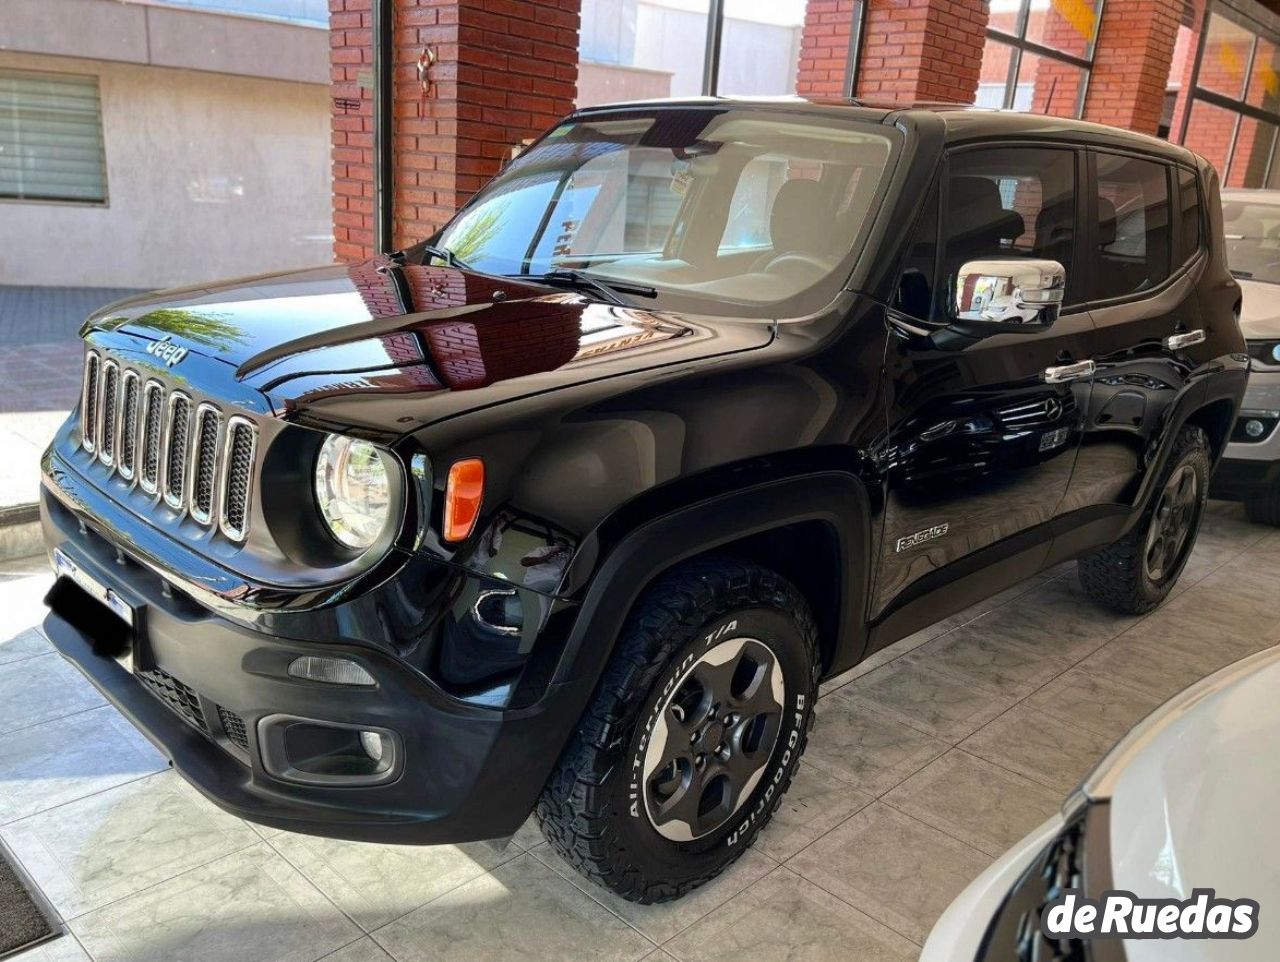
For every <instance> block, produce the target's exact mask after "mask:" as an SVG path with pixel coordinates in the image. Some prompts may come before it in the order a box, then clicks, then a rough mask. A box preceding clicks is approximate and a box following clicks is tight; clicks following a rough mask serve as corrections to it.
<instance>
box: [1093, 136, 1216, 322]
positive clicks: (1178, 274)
mask: <svg viewBox="0 0 1280 962" xmlns="http://www.w3.org/2000/svg"><path fill="white" fill-rule="evenodd" d="M1085 154H1086V158H1085V163H1086V167H1087V172H1088V182H1087V183H1088V187H1087V189H1086V191H1085V198H1084V199H1085V201H1086V203H1087V205H1088V208H1089V210H1088V216H1087V218H1086V220H1085V225H1084V226H1085V229H1084V231H1083V232H1082V234H1081V239H1082V240H1086V241H1087V243H1086V244H1085V256H1086V261H1085V262H1082V263H1086V264H1087V265H1088V267H1089V268H1096V264H1095V260H1094V255H1095V252H1096V251H1097V250H1098V243H1097V241H1098V203H1097V197H1098V166H1097V157H1098V155H1099V154H1109V155H1112V156H1116V157H1126V158H1129V159H1132V160H1144V161H1146V162H1148V163H1152V164H1158V165H1160V166H1161V167H1163V168H1164V176H1165V184H1166V188H1167V190H1168V196H1169V273H1168V275H1167V276H1166V277H1165V278H1164V280H1162V281H1161V282H1160V283H1159V284H1155V285H1153V286H1151V287H1148V288H1146V289H1145V290H1141V291H1132V292H1130V293H1128V294H1120V295H1117V296H1114V297H1100V296H1098V290H1097V288H1096V287H1093V286H1092V285H1091V287H1090V290H1088V291H1087V295H1088V296H1087V298H1086V300H1085V302H1084V304H1085V306H1086V307H1088V308H1090V309H1093V308H1104V307H1111V306H1113V305H1119V304H1130V303H1135V302H1138V301H1144V300H1149V299H1150V298H1152V297H1155V296H1156V295H1158V294H1160V293H1162V292H1164V291H1166V290H1168V289H1169V288H1170V287H1172V286H1173V285H1174V284H1176V283H1178V281H1180V280H1181V279H1182V278H1183V277H1184V276H1186V274H1187V273H1188V272H1189V271H1190V270H1191V269H1192V268H1193V267H1194V266H1195V265H1196V264H1197V263H1198V262H1199V260H1200V257H1199V255H1200V254H1201V253H1206V254H1207V252H1208V243H1209V241H1208V232H1207V230H1206V226H1205V215H1206V211H1205V207H1204V191H1203V190H1201V185H1200V176H1199V173H1198V172H1197V171H1194V170H1193V173H1195V181H1196V191H1197V193H1198V195H1199V204H1198V207H1199V213H1200V247H1199V249H1198V250H1197V251H1195V252H1194V253H1193V254H1192V255H1190V256H1183V252H1182V247H1183V244H1182V224H1181V208H1180V207H1179V208H1177V209H1176V210H1175V207H1174V205H1175V204H1177V203H1178V202H1179V201H1180V199H1181V193H1180V188H1179V186H1178V177H1177V171H1178V170H1179V169H1184V170H1192V168H1189V167H1187V165H1186V164H1180V163H1178V162H1177V161H1176V160H1173V159H1171V158H1168V157H1161V156H1159V155H1156V154H1148V153H1144V152H1143V151H1140V150H1126V149H1123V148H1119V147H1098V146H1089V147H1086V148H1085ZM1175 221H1176V224H1175ZM1179 258H1181V259H1179ZM1088 275H1089V276H1090V277H1093V278H1097V277H1098V271H1097V270H1096V269H1090V270H1089V271H1088Z"/></svg>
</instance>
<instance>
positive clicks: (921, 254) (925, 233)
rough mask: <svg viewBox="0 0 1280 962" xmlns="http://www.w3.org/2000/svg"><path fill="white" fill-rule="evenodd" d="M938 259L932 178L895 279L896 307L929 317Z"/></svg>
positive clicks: (934, 192) (935, 182)
mask: <svg viewBox="0 0 1280 962" xmlns="http://www.w3.org/2000/svg"><path fill="white" fill-rule="evenodd" d="M937 261H938V182H937V181H934V184H933V186H932V187H931V188H930V189H929V194H928V197H927V198H926V199H925V202H924V209H923V210H922V211H921V212H920V219H919V221H918V222H917V223H916V232H915V236H914V237H913V238H912V240H911V246H910V247H909V248H908V249H907V257H906V260H905V262H904V263H903V265H902V277H901V279H900V280H899V282H898V303H897V308H898V310H900V311H902V312H904V313H906V314H910V315H911V316H912V317H918V318H920V319H921V320H928V319H929V314H930V310H931V307H932V302H933V272H934V268H935V267H936V266H937Z"/></svg>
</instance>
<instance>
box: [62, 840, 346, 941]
mask: <svg viewBox="0 0 1280 962" xmlns="http://www.w3.org/2000/svg"><path fill="white" fill-rule="evenodd" d="M70 925H71V929H72V931H73V932H75V934H76V937H77V938H79V939H80V941H81V942H82V943H83V945H84V947H85V948H86V949H88V950H89V953H90V954H91V955H92V956H93V957H94V960H95V962H175V960H179V959H190V960H197V959H198V960H200V962H313V960H315V959H318V958H321V957H322V956H324V955H327V954H329V953H330V952H333V951H335V950H337V949H339V948H342V947H343V946H345V945H348V944H350V943H351V942H354V941H355V940H356V939H358V938H359V937H360V929H359V928H358V927H357V926H356V924H355V923H354V922H352V921H351V920H350V919H348V918H347V917H346V916H344V915H343V914H342V913H341V912H339V911H338V909H337V908H336V907H334V905H333V903H332V902H330V901H329V900H328V899H326V898H325V897H324V896H323V895H321V894H320V892H319V891H318V890H317V889H316V888H315V887H314V886H312V885H311V883H310V882H308V881H307V880H306V879H304V878H303V877H302V876H301V875H300V874H299V873H298V871H297V870H296V869H294V868H293V867H292V866H291V865H289V863H288V862H286V861H285V860H284V859H283V858H281V857H280V856H279V855H278V854H276V853H275V852H273V851H272V850H271V848H270V847H269V846H268V845H267V844H266V843H263V842H260V843H258V844H257V845H255V846H254V847H253V848H250V849H246V850H245V851H243V852H238V853H236V854H234V855H229V856H227V857H226V858H222V859H219V860H218V861H216V862H212V863H210V864H208V865H204V866H201V867H200V868H196V869H192V870H191V871H189V872H186V873H184V874H182V875H179V876H178V877H177V878H174V879H170V880H169V881H167V882H163V883H161V884H160V885H157V886H154V887H152V888H149V889H146V890H145V891H143V892H140V893H138V894H137V895H133V896H130V897H129V898H127V899H124V900H122V901H120V902H115V903H113V904H111V905H109V906H107V907H106V908H102V909H98V910H96V911H94V912H90V913H89V914H87V915H82V916H80V918H78V919H73V920H72V921H71V923H70Z"/></svg>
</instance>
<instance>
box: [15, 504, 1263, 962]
mask: <svg viewBox="0 0 1280 962" xmlns="http://www.w3.org/2000/svg"><path fill="white" fill-rule="evenodd" d="M5 572H8V573H7V574H5ZM48 581H49V575H48V574H47V573H46V569H45V567H44V565H43V563H33V564H24V565H11V566H8V567H4V566H0V837H3V839H4V841H5V842H6V843H7V844H8V845H9V847H10V849H11V850H12V851H13V852H14V853H16V855H17V857H18V858H19V859H20V860H21V862H22V864H23V866H24V867H25V868H26V870H27V871H28V873H29V874H30V875H31V876H32V877H33V878H34V879H35V881H36V883H37V884H38V885H39V886H40V888H41V889H42V890H43V892H44V894H45V895H46V896H47V897H48V898H49V901H50V902H51V903H52V904H53V905H54V906H55V907H56V908H57V910H58V911H59V912H60V913H61V915H62V917H63V919H64V920H65V921H66V922H67V924H68V926H69V928H70V930H71V932H70V934H69V935H67V936H65V937H63V938H62V939H59V940H58V941H56V942H54V943H52V944H50V945H49V946H47V947H43V948H40V949H37V950H35V951H34V952H30V953H27V954H25V955H20V956H18V957H17V962H173V960H176V959H181V960H185V962H285V960H290V962H313V960H318V959H324V960H326V962H392V960H395V962H469V960H475V962H504V960H524V959H527V960H537V962H542V960H551V959H554V960H575V959H583V960H612V962H635V960H640V959H646V960H651V962H673V960H674V962H757V960H758V962H776V960H778V959H781V958H800V957H803V958H804V959H807V960H811V962H827V960H830V962H846V960H854V959H856V960H868V962H869V960H875V962H914V960H915V959H916V958H917V956H918V954H919V945H920V943H921V942H922V941H923V939H924V937H925V935H926V934H927V933H928V931H929V928H930V926H931V925H932V924H933V922H934V920H935V919H936V918H937V916H938V914H939V913H940V912H941V911H942V909H943V908H944V907H945V906H946V905H947V904H948V902H949V901H950V900H951V899H952V898H953V897H954V896H955V894H956V893H957V892H959V890H960V889H961V888H962V887H963V886H964V885H965V884H967V883H968V881H969V880H970V879H972V878H973V877H974V876H975V875H977V874H978V873H979V872H981V871H982V870H983V868H985V867H986V866H987V865H988V864H989V863H990V862H991V860H992V859H993V858H995V857H997V856H999V855H1000V854H1001V853H1002V852H1004V851H1005V850H1006V849H1007V848H1008V847H1009V846H1010V845H1012V844H1014V843H1015V842H1016V841H1018V840H1019V839H1020V838H1021V837H1022V836H1023V835H1024V834H1025V833H1026V832H1028V831H1029V830H1030V829H1032V828H1034V827H1035V826H1036V825H1038V824H1040V823H1041V822H1042V821H1043V820H1044V819H1045V818H1046V817H1047V816H1048V815H1049V814H1051V813H1052V812H1053V811H1055V810H1056V809H1057V808H1058V807H1059V805H1060V804H1061V802H1062V799H1063V798H1064V796H1065V795H1066V794H1067V793H1068V792H1069V791H1070V790H1071V788H1072V787H1073V786H1074V785H1075V784H1076V783H1077V782H1078V780H1079V779H1080V777H1081V776H1082V775H1083V774H1084V773H1085V771H1086V770H1088V769H1089V768H1091V767H1092V766H1093V765H1094V764H1095V763H1096V762H1097V760H1098V759H1099V758H1100V757H1101V756H1102V754H1103V753H1105V752H1106V751H1107V750H1108V748H1109V747H1110V746H1111V744H1112V743H1113V742H1114V740H1115V739H1116V738H1118V737H1119V736H1120V735H1121V734H1123V733H1124V732H1125V731H1126V730H1127V729H1128V728H1129V727H1130V726H1131V725H1132V724H1134V723H1135V722H1136V721H1138V720H1139V719H1140V718H1141V717H1142V716H1143V715H1145V714H1146V713H1147V712H1148V711H1150V710H1151V709H1152V708H1154V707H1156V706H1157V705H1158V704H1159V703H1160V702H1161V701H1163V700H1164V699H1166V698H1168V697H1169V696H1170V695H1172V694H1174V693H1175V692H1176V691H1178V690H1179V689H1181V688H1183V687H1184V686H1186V685H1187V684H1189V683H1191V682H1193V681H1195V680H1196V679H1198V678H1200V677H1202V676H1204V675H1207V674H1209V673H1211V672H1213V671H1215V670H1216V669H1218V668H1219V667H1222V666H1223V665H1225V664H1228V663H1230V662H1232V661H1235V660H1237V659H1239V658H1241V657H1243V656H1245V655H1247V654H1249V653H1251V652H1253V651H1257V650H1259V649H1261V648H1264V647H1267V646H1269V645H1272V644H1275V643H1276V641H1277V640H1278V639H1280V625H1277V623H1276V621H1275V618H1274V616H1273V615H1274V610H1275V604H1274V602H1275V598H1276V596H1277V593H1278V592H1280V532H1277V531H1273V530H1271V529H1268V528H1263V527H1260V526H1256V525H1251V524H1248V523H1247V522H1245V521H1243V520H1241V513H1240V511H1239V508H1238V507H1236V506H1233V505H1224V504H1220V503H1216V502H1215V503H1214V504H1213V505H1212V506H1211V509H1210V513H1209V515H1208V516H1207V518H1206V523H1205V528H1204V531H1203V532H1202V534H1201V537H1200V541H1199V543H1198V544H1197V546H1196V549H1195V553H1194V554H1193V555H1192V559H1191V563H1190V564H1189V565H1188V567H1187V570H1186V571H1185V573H1184V575H1183V577H1182V580H1181V583H1180V584H1179V586H1178V592H1177V593H1176V594H1175V596H1174V597H1173V598H1171V599H1170V600H1169V601H1168V602H1167V603H1166V604H1165V605H1163V606H1162V607H1161V608H1159V609H1157V610H1156V611H1154V612H1152V613H1151V614H1149V615H1147V616H1145V617H1142V618H1130V617H1121V616H1118V615H1114V614H1111V613H1109V612H1106V611H1103V610H1101V609H1099V608H1097V607H1096V606H1094V605H1092V604H1091V603H1089V602H1088V601H1087V600H1086V599H1085V598H1084V597H1083V595H1082V594H1081V591H1080V588H1079V586H1078V584H1077V582H1076V576H1075V570H1074V565H1064V566H1061V567H1059V568H1056V569H1054V570H1053V571H1050V572H1048V573H1046V574H1043V575H1038V576H1036V577H1034V578H1032V579H1030V580H1028V581H1026V582H1024V583H1023V584H1022V585H1019V586H1018V587H1016V588H1013V589H1011V590H1010V591H1007V592H1005V593H1004V594H1003V595H1001V596H999V597H997V598H995V599H992V600H990V601H988V602H984V603H982V604H980V605H977V606H975V607H974V608H971V609H970V610H968V611H966V612H964V613H962V614H960V615H957V616H955V617H953V618H948V619H947V620H945V621H944V622H942V623H940V624H938V625H935V626H933V627H931V628H929V629H927V630H925V631H922V632H920V633H918V634H916V635H913V636H912V637H911V638H908V639H905V640H904V641H902V642H899V643H898V644H896V645H893V646H892V647H890V648H888V649H886V650H885V651H884V652H881V653H880V654H878V655H876V656H874V657H873V658H872V659H871V660H870V661H869V662H867V663H865V664H864V665H862V666H860V667H859V668H858V669H856V670H854V671H852V672H849V673H848V674H846V675H845V676H843V677H841V678H837V679H834V680H833V681H832V682H829V683H828V684H826V685H824V686H823V688H824V692H825V694H824V697H823V698H822V699H821V700H820V701H819V703H818V723H817V726H816V728H815V729H814V733H813V736H812V739H811V741H810V744H809V749H808V752H807V753H806V755H805V759H804V762H803V763H802V766H801V768H800V771H799V774H798V775H797V777H796V780H795V783H794V785H793V786H792V789H791V791H790V792H789V793H788V794H787V795H786V797H785V798H784V799H783V803H782V806H781V807H780V809H779V811H778V814H777V816H776V817H775V819H774V821H773V823H772V824H771V825H770V826H769V828H768V829H767V830H766V831H765V832H764V833H763V835H762V836H761V838H760V840H759V843H758V844H757V845H756V847H755V848H754V849H752V850H750V851H749V852H747V853H746V854H745V855H744V856H743V857H742V859H741V860H740V861H739V862H738V863H737V864H736V865H735V866H734V867H733V868H732V869H731V870H730V871H729V872H728V873H726V874H725V875H724V876H723V877H721V878H719V879H717V880H716V881H714V882H712V883H710V884H709V885H707V886H705V887H704V888H702V889H700V890H698V891H697V892H696V893H695V894H693V895H691V896H689V897H688V898H685V899H683V900H680V901H678V902H675V903H671V904H667V905H658V906H638V905H633V904H631V903H629V902H624V901H621V900H620V899H617V898H615V897H613V896H611V895H610V894H608V893H606V892H604V891H603V890H601V889H599V888H596V887H595V886H593V885H591V884H590V883H589V882H586V881H585V880H583V879H582V878H581V877H579V876H578V875H576V874H575V873H574V872H573V871H572V870H571V869H569V868H568V867H566V866H565V864H564V863H563V862H562V861H561V860H560V859H559V858H557V856H556V855H555V854H554V853H553V852H552V851H551V850H550V849H549V848H548V846H547V844H546V843H545V842H543V841H542V839H541V836H540V835H539V833H538V832H537V831H536V829H534V828H533V826H532V825H526V827H525V829H524V830H522V831H521V832H520V833H519V834H518V835H517V836H516V838H515V840H514V843H513V844H512V845H511V846H509V847H508V848H507V849H506V851H504V852H500V853H499V852H495V851H494V850H492V849H491V848H489V847H487V846H483V845H480V846H475V845H463V846H436V847H431V848H413V847H402V846H395V845H370V844H361V843H356V842H342V841H334V840H330V839H320V838H311V837H307V836H302V835H293V834H290V833H287V832H279V831H273V830H270V829H263V828H259V827H255V826H253V825H250V824H248V823H246V822H243V821H241V820H240V819H238V818H235V817H233V816H231V815H228V814H226V813H225V812H222V811H220V810H219V809H217V808H215V807H214V806H213V805H211V804H210V803H209V802H207V801H205V800H204V799H203V798H202V797H200V796H199V795H198V794H197V793H196V792H195V791H193V790H192V789H190V788H189V787H188V786H187V785H186V784H185V783H184V782H182V781H181V779H179V778H178V777H177V776H176V775H174V773H172V772H169V771H166V770H165V763H164V760H163V759H162V758H161V757H160V756H159V755H157V754H156V752H155V750H154V749H153V748H152V747H151V746H150V744H149V743H148V742H147V741H146V740H145V739H143V738H142V736H140V735H138V734H137V733H136V732H135V731H134V730H133V729H132V728H131V727H130V726H129V724H128V723H127V722H125V720H124V719H123V718H122V717H121V716H120V715H119V714H118V713H117V712H116V711H115V709H113V708H111V707H109V706H107V705H105V704H104V702H103V701H102V699H101V698H100V697H99V696H98V694H97V693H96V691H94V689H92V688H91V687H90V686H89V685H88V683H87V682H85V681H84V680H83V679H82V678H81V677H80V675H79V674H78V673H77V672H76V671H75V670H74V669H73V668H71V667H70V666H68V665H67V664H65V663H64V662H63V661H62V659H61V658H60V657H59V656H58V655H57V654H56V653H54V652H53V651H52V649H51V648H50V646H49V644H48V642H47V641H46V640H45V639H44V637H43V636H42V635H41V634H40V632H39V630H38V629H37V628H36V627H35V625H36V624H37V623H38V621H39V619H40V617H41V612H40V605H39V598H40V597H41V595H42V593H43V591H44V588H45V586H46V585H47V583H48Z"/></svg>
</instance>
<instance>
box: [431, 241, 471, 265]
mask: <svg viewBox="0 0 1280 962" xmlns="http://www.w3.org/2000/svg"><path fill="white" fill-rule="evenodd" d="M418 249H419V250H421V251H422V253H424V254H426V255H427V256H428V257H434V258H435V259H436V260H438V261H444V262H445V263H446V264H447V265H449V266H450V267H454V268H457V269H458V270H460V271H474V270H475V268H474V267H472V266H471V265H470V264H468V263H467V262H466V261H464V260H463V259H462V258H461V257H459V256H458V255H457V254H455V253H454V252H453V251H451V250H449V248H447V247H437V246H436V245H435V244H421V245H419V247H418Z"/></svg>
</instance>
